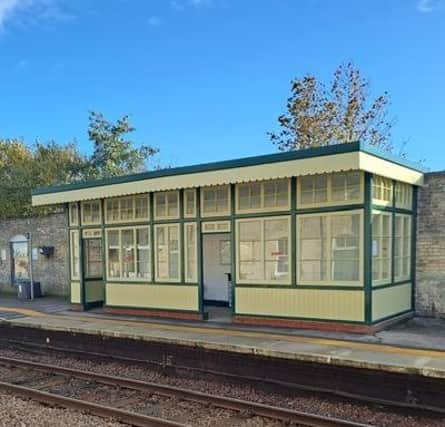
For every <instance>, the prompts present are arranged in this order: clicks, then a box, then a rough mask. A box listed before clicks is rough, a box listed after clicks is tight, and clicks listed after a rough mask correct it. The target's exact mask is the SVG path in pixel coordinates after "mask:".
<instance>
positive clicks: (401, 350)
mask: <svg viewBox="0 0 445 427" xmlns="http://www.w3.org/2000/svg"><path fill="white" fill-rule="evenodd" d="M48 317H56V318H59V319H65V320H66V319H67V317H68V318H70V319H72V320H75V319H80V320H86V321H90V322H91V321H94V322H102V323H105V324H106V323H111V324H119V325H127V326H133V327H134V326H135V325H137V326H138V327H143V328H146V329H162V330H171V331H184V332H195V333H204V334H208V335H220V336H221V335H222V336H235V337H248V338H249V337H250V338H262V339H266V340H270V339H271V338H272V339H279V340H280V341H287V342H292V343H295V344H299V343H304V344H318V345H326V346H333V347H343V348H345V347H346V348H349V349H358V350H363V351H375V352H383V353H391V354H399V355H410V356H427V357H439V358H442V359H443V358H444V357H445V352H444V351H440V350H424V349H415V348H406V347H398V346H393V345H389V344H373V343H364V342H357V341H347V340H337V339H329V338H315V337H302V336H291V335H282V334H278V333H273V332H272V333H268V332H257V331H239V330H233V329H219V328H212V327H208V328H203V327H199V326H182V325H166V324H160V323H146V322H141V321H139V322H138V321H131V320H118V319H102V318H98V317H87V316H75V317H74V316H73V317H71V316H66V315H65V316H63V315H51V316H48Z"/></svg>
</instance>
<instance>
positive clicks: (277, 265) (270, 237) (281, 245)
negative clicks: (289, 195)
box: [264, 219, 289, 281]
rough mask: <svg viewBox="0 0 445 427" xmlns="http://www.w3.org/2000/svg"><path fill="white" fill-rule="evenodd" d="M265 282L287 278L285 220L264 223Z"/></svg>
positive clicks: (287, 244) (287, 245)
mask: <svg viewBox="0 0 445 427" xmlns="http://www.w3.org/2000/svg"><path fill="white" fill-rule="evenodd" d="M264 238H265V254H264V258H265V261H266V279H267V280H282V281H284V280H287V279H288V278H289V261H288V259H289V243H288V242H289V226H288V220H287V219H273V220H266V221H264ZM272 261H273V262H272Z"/></svg>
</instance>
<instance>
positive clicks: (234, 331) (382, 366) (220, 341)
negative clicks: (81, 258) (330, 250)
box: [0, 298, 445, 379]
mask: <svg viewBox="0 0 445 427" xmlns="http://www.w3.org/2000/svg"><path fill="white" fill-rule="evenodd" d="M67 308H68V306H67V305H64V304H63V303H57V301H54V302H51V301H48V300H47V302H46V305H45V304H43V301H40V302H38V303H32V302H31V303H22V304H15V303H8V301H7V300H5V299H3V298H1V299H0V318H1V321H2V322H6V323H8V324H9V325H11V326H19V327H29V328H38V329H45V330H51V331H60V332H70V333H81V334H88V335H99V336H105V337H115V338H125V339H135V340H139V341H145V342H147V343H150V342H156V343H169V344H177V345H182V346H193V347H201V348H204V349H207V350H216V351H227V352H234V353H238V354H242V353H244V354H250V355H253V354H254V355H258V356H264V357H270V358H280V359H291V360H299V361H304V362H316V363H323V364H331V365H337V366H348V367H354V368H366V369H378V370H381V371H388V372H397V373H404V374H417V375H421V376H424V377H434V378H441V379H445V322H444V321H443V320H437V319H422V318H418V319H413V320H410V321H408V322H406V323H404V324H401V325H399V326H397V327H393V328H392V329H389V330H385V331H381V332H378V333H376V334H375V335H357V334H341V333H333V332H330V333H327V332H319V331H304V330H293V329H277V328H259V327H247V326H242V327H240V326H235V325H230V324H227V323H218V322H192V321H177V320H175V321H168V320H158V319H147V318H135V317H128V316H117V315H105V314H102V313H101V311H100V310H97V311H93V312H81V313H77V312H71V311H69V310H67ZM2 313H9V316H3V315H2Z"/></svg>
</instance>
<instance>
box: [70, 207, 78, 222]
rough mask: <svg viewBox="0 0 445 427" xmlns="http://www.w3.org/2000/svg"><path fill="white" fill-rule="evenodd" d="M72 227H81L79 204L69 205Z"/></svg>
mask: <svg viewBox="0 0 445 427" xmlns="http://www.w3.org/2000/svg"><path fill="white" fill-rule="evenodd" d="M69 220H70V225H79V208H78V205H77V203H70V204H69Z"/></svg>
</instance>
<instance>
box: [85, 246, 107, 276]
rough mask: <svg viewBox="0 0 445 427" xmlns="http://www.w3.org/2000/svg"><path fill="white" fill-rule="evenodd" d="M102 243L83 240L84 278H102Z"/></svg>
mask: <svg viewBox="0 0 445 427" xmlns="http://www.w3.org/2000/svg"><path fill="white" fill-rule="evenodd" d="M102 267H103V264H102V241H101V239H87V240H85V277H86V278H102Z"/></svg>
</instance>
